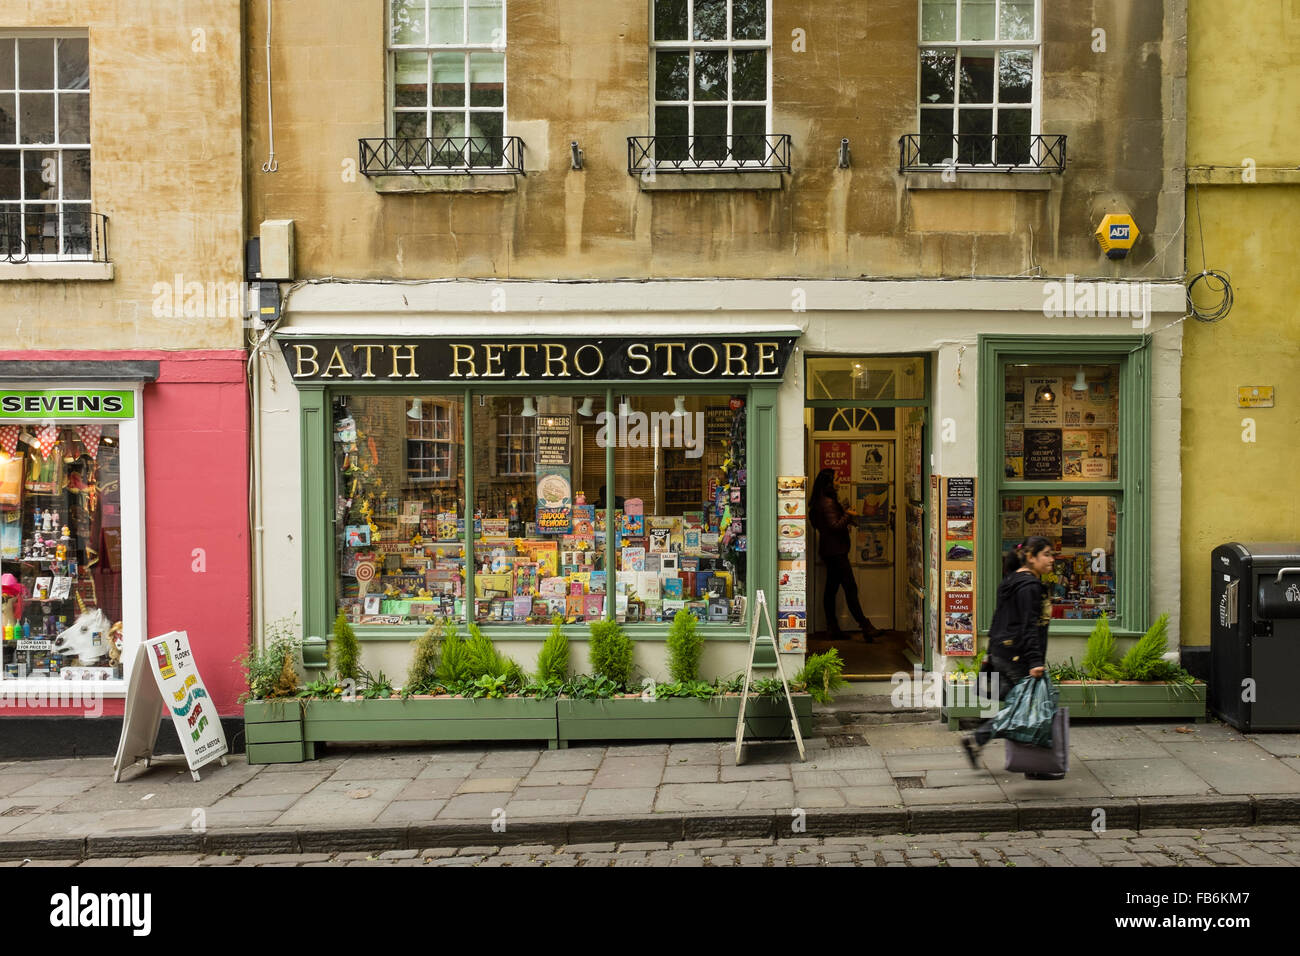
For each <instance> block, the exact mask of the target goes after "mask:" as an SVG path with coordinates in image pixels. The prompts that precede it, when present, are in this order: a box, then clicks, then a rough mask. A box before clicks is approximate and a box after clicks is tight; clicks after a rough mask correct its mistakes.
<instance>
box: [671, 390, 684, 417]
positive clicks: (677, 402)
mask: <svg viewBox="0 0 1300 956" xmlns="http://www.w3.org/2000/svg"><path fill="white" fill-rule="evenodd" d="M685 415H686V396H685V395H678V396H677V397H676V398H674V399H673V411H672V415H670V416H669V417H670V418H683V417H685Z"/></svg>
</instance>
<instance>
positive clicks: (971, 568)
mask: <svg viewBox="0 0 1300 956" xmlns="http://www.w3.org/2000/svg"><path fill="white" fill-rule="evenodd" d="M941 484H942V488H941V491H942V501H941V503H940V511H939V513H938V516H937V518H936V521H935V524H936V525H938V527H939V528H941V529H942V530H941V532H940V537H941V538H942V542H941V543H940V547H939V554H940V565H941V567H940V572H941V573H940V582H939V583H940V588H941V592H940V598H939V605H940V606H939V609H938V615H937V616H938V619H939V629H940V635H941V638H940V642H939V647H940V650H941V651H942V652H943V653H944V654H945V655H946V656H948V657H973V656H974V655H975V554H976V541H977V537H976V527H975V479H974V478H958V477H945V478H943V479H942V483H941Z"/></svg>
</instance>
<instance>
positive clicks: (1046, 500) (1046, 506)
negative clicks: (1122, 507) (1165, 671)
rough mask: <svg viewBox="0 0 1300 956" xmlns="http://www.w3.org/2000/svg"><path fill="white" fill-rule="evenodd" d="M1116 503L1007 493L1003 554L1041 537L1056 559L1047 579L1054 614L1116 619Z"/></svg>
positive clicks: (1096, 498)
mask: <svg viewBox="0 0 1300 956" xmlns="http://www.w3.org/2000/svg"><path fill="white" fill-rule="evenodd" d="M1118 520H1119V514H1118V508H1117V507H1116V499H1115V498H1114V497H1111V496H1109V495H1055V494H1050V493H1048V494H1031V495H1003V496H1002V550H1003V552H1006V551H1010V550H1012V549H1014V548H1015V546H1016V545H1017V544H1019V543H1020V542H1021V541H1023V540H1024V539H1025V538H1027V537H1030V536H1032V535H1038V536H1040V537H1044V538H1046V539H1047V540H1048V541H1050V542H1052V551H1053V553H1054V554H1055V556H1056V562H1055V566H1054V568H1053V569H1052V573H1051V574H1049V575H1048V576H1047V577H1046V578H1045V579H1044V583H1046V585H1047V588H1048V593H1049V595H1050V596H1051V601H1052V616H1053V617H1054V618H1061V619H1065V620H1076V619H1087V618H1096V617H1101V616H1102V615H1103V614H1105V615H1106V616H1107V617H1109V618H1112V619H1113V618H1114V617H1115V610H1116V594H1117V591H1116V584H1115V582H1116V580H1117V578H1116V576H1115V570H1116V569H1115V539H1116V536H1117V532H1118V530H1119V529H1118Z"/></svg>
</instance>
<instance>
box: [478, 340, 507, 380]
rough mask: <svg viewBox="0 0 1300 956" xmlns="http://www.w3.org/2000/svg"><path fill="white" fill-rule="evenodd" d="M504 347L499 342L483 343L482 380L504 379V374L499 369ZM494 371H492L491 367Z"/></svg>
mask: <svg viewBox="0 0 1300 956" xmlns="http://www.w3.org/2000/svg"><path fill="white" fill-rule="evenodd" d="M504 349H505V346H504V345H502V344H501V343H500V342H493V343H490V344H489V343H487V342H484V343H483V377H484V378H505V377H506V373H505V371H504V370H503V369H502V368H501V353H502V351H503V350H504ZM494 365H495V367H496V371H495V372H494V371H492V369H493V367H494Z"/></svg>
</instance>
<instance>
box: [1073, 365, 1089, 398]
mask: <svg viewBox="0 0 1300 956" xmlns="http://www.w3.org/2000/svg"><path fill="white" fill-rule="evenodd" d="M1073 388H1074V390H1075V391H1076V392H1086V391H1087V390H1088V380H1087V379H1086V378H1084V376H1083V366H1082V365H1080V366H1079V371H1077V372H1075V373H1074V386H1073Z"/></svg>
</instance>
